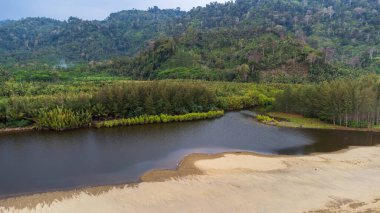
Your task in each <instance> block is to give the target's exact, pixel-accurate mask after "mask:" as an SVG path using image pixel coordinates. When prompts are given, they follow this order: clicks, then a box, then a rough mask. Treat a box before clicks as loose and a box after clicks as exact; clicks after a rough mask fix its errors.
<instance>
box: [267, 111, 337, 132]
mask: <svg viewBox="0 0 380 213" xmlns="http://www.w3.org/2000/svg"><path fill="white" fill-rule="evenodd" d="M268 115H269V116H271V117H273V118H274V119H279V120H280V121H278V122H277V123H276V124H277V125H278V126H283V127H297V128H312V129H338V128H339V127H338V126H336V125H333V124H329V123H326V122H323V121H321V120H319V119H318V118H305V117H304V116H302V115H298V114H291V113H283V112H269V113H268Z"/></svg>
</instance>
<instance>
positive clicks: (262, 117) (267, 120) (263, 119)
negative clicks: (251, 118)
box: [256, 115, 277, 124]
mask: <svg viewBox="0 0 380 213" xmlns="http://www.w3.org/2000/svg"><path fill="white" fill-rule="evenodd" d="M256 119H257V121H259V122H261V123H265V124H276V123H277V121H276V119H274V118H272V117H269V116H267V115H257V116H256Z"/></svg>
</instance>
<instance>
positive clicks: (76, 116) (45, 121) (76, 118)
mask: <svg viewBox="0 0 380 213" xmlns="http://www.w3.org/2000/svg"><path fill="white" fill-rule="evenodd" d="M90 122H91V114H90V113H89V112H73V111H72V110H69V109H62V108H56V109H53V110H49V111H47V112H45V111H42V112H40V114H39V116H38V117H37V118H36V124H37V128H39V129H51V130H66V129H74V128H78V127H82V126H86V125H89V123H90Z"/></svg>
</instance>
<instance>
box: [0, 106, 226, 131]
mask: <svg viewBox="0 0 380 213" xmlns="http://www.w3.org/2000/svg"><path fill="white" fill-rule="evenodd" d="M223 115H224V110H218V111H216V110H215V111H208V112H193V113H187V114H182V115H166V114H160V115H150V116H148V115H142V116H138V117H132V118H122V119H108V120H104V121H95V122H94V121H93V122H91V124H89V125H88V126H87V127H90V128H92V127H94V128H111V127H117V126H135V125H146V124H162V123H173V122H188V121H198V120H206V119H214V118H219V117H222V116H223ZM79 128H85V127H84V126H82V127H78V128H75V129H79ZM31 130H51V131H64V130H69V129H61V130H60V129H48V128H39V127H38V126H37V125H36V124H34V125H30V126H26V127H16V128H4V129H0V133H9V132H22V131H31Z"/></svg>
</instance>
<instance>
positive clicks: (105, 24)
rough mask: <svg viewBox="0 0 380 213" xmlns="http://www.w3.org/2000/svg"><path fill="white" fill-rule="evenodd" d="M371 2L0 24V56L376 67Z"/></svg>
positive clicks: (270, 73)
mask: <svg viewBox="0 0 380 213" xmlns="http://www.w3.org/2000/svg"><path fill="white" fill-rule="evenodd" d="M379 9H380V3H379V2H378V1H377V0H365V1H364V0H363V1H349V0H342V1H333V0H324V1H314V0H302V1H301V0H292V1H285V0H264V1H263V0H260V1H259V0H236V1H235V2H232V1H231V2H227V3H224V4H219V3H211V4H209V5H207V6H206V7H196V8H193V9H192V10H191V11H189V12H183V11H181V10H180V9H179V8H177V9H172V10H160V9H159V8H157V7H153V8H150V9H149V10H148V11H138V10H130V11H122V12H118V13H114V14H111V15H110V16H109V17H108V18H107V19H105V20H103V21H86V20H80V19H78V18H73V17H72V18H70V19H68V20H67V21H63V22H62V21H57V20H52V19H47V18H27V19H23V20H20V21H5V22H2V23H1V25H0V60H1V61H0V63H1V64H3V65H9V66H11V67H13V68H15V67H16V69H23V66H24V65H25V64H27V65H28V66H30V65H33V66H36V64H40V67H41V66H50V67H56V68H57V67H67V66H69V67H70V65H71V66H74V65H78V63H79V64H82V65H84V66H85V67H87V69H94V70H95V71H99V70H102V71H104V70H105V71H109V72H111V73H113V74H115V73H116V74H119V75H127V76H129V77H131V78H134V79H163V78H192V79H206V80H236V81H266V82H305V81H309V82H313V81H324V80H331V79H333V78H336V77H339V76H350V77H351V76H357V75H359V74H361V73H367V72H379V69H380V56H379V45H380V35H379V32H380V28H379V26H380V16H379V12H378V11H379ZM45 63H46V64H45ZM44 64H45V65H44ZM9 66H6V67H7V69H11V68H9ZM94 67H95V68H94Z"/></svg>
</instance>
